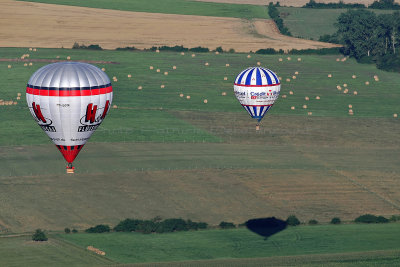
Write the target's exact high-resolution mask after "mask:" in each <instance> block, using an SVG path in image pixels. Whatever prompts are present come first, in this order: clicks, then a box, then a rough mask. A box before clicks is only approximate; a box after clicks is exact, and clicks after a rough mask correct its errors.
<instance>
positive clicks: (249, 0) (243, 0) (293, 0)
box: [197, 0, 400, 7]
mask: <svg viewBox="0 0 400 267" xmlns="http://www.w3.org/2000/svg"><path fill="white" fill-rule="evenodd" d="M197 1H200V2H215V3H231V4H249V5H260V6H261V5H268V3H269V2H270V1H264V0H197ZM374 1H375V0H342V2H344V3H348V4H355V3H360V4H364V5H370V4H372V3H373V2H374ZM272 2H274V3H276V2H277V1H272ZM308 2H310V1H309V0H280V1H279V3H280V5H281V6H293V7H301V6H304V5H305V4H307V3H308ZM315 2H317V3H338V2H339V0H316V1H315ZM395 2H397V3H399V2H400V1H399V0H395Z"/></svg>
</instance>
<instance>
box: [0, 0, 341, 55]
mask: <svg viewBox="0 0 400 267" xmlns="http://www.w3.org/2000/svg"><path fill="white" fill-rule="evenodd" d="M0 22H1V24H2V25H7V26H6V27H1V28H0V36H1V37H2V38H1V42H0V46H2V47H47V48H58V47H72V45H73V44H74V42H78V43H80V44H86V45H89V44H99V45H100V46H101V47H103V48H106V49H115V48H117V47H125V46H135V47H137V48H149V47H151V46H161V45H168V46H175V45H183V46H185V47H195V46H204V47H209V48H211V49H214V48H216V47H218V46H222V48H224V49H230V48H233V49H235V50H236V51H238V52H248V51H250V50H252V51H256V50H258V49H261V48H275V49H284V50H287V49H293V48H296V49H308V48H324V47H332V46H334V45H332V44H327V43H321V42H316V41H310V40H302V39H297V38H291V37H287V36H284V35H281V34H279V33H278V32H277V31H276V30H275V24H274V23H273V22H272V21H271V20H262V19H258V20H254V21H248V20H242V19H238V18H222V17H205V16H188V15H171V14H154V13H144V12H127V11H117V10H107V9H95V8H85V7H74V6H61V5H53V4H41V3H29V2H18V1H11V0H2V1H1V3H0Z"/></svg>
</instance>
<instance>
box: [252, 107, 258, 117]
mask: <svg viewBox="0 0 400 267" xmlns="http://www.w3.org/2000/svg"><path fill="white" fill-rule="evenodd" d="M252 108H253V111H254V116H258V114H257V107H254V106H253V107H252Z"/></svg>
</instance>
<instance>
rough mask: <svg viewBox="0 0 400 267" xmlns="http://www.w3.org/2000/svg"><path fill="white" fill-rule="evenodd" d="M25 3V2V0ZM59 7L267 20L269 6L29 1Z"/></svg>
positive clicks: (171, 0)
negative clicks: (68, 6)
mask: <svg viewBox="0 0 400 267" xmlns="http://www.w3.org/2000/svg"><path fill="white" fill-rule="evenodd" d="M23 1H25V0H23ZM27 1H28V2H40V3H48V4H57V5H70V6H83V7H93V8H104V9H115V10H125V11H135V12H151V13H163V14H179V15H198V16H215V17H233V18H244V19H254V18H261V19H267V18H269V16H268V8H267V6H255V5H243V4H222V3H211V2H199V1H189V0H147V1H143V0H113V1H108V0H86V1H79V0H62V1H58V0H27Z"/></svg>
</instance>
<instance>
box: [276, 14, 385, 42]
mask: <svg viewBox="0 0 400 267" xmlns="http://www.w3.org/2000/svg"><path fill="white" fill-rule="evenodd" d="M278 10H279V12H280V13H281V17H282V18H283V21H284V24H285V26H286V27H288V28H289V31H290V32H291V33H292V35H293V36H296V37H300V38H306V39H313V40H318V39H319V37H320V36H322V35H324V34H333V33H335V32H336V31H337V28H336V27H335V26H334V24H335V23H336V22H337V18H338V17H339V15H340V14H341V13H343V12H346V11H347V9H314V8H298V7H279V8H278ZM369 11H371V10H369ZM372 11H373V12H375V13H376V14H383V13H389V12H392V11H387V10H372Z"/></svg>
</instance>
